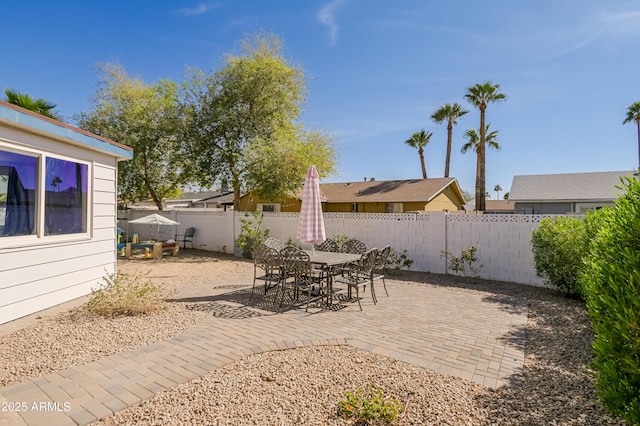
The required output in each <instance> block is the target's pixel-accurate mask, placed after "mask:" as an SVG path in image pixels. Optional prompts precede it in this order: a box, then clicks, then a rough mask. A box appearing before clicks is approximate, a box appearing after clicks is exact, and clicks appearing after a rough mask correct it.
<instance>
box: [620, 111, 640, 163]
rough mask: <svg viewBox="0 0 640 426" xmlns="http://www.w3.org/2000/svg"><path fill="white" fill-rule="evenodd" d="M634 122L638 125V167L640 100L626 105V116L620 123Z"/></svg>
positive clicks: (639, 160) (639, 156)
mask: <svg viewBox="0 0 640 426" xmlns="http://www.w3.org/2000/svg"><path fill="white" fill-rule="evenodd" d="M632 122H635V123H636V125H637V126H638V167H640V101H638V102H634V103H632V104H631V105H629V106H628V107H627V116H626V117H625V119H624V121H623V122H622V124H627V123H632Z"/></svg>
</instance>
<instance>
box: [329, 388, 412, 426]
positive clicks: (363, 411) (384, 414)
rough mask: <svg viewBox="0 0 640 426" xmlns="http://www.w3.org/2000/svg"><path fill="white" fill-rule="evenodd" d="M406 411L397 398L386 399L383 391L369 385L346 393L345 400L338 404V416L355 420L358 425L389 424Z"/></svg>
mask: <svg viewBox="0 0 640 426" xmlns="http://www.w3.org/2000/svg"><path fill="white" fill-rule="evenodd" d="M403 410H404V407H403V406H402V404H401V403H400V402H399V401H398V400H397V399H395V398H389V399H386V400H385V398H384V395H383V393H382V390H381V389H376V388H374V387H373V386H371V385H369V386H368V387H367V389H366V390H365V389H362V388H360V387H358V388H356V390H355V391H354V392H349V391H347V392H345V393H344V399H343V400H342V401H340V403H339V404H338V415H339V416H340V417H342V418H344V419H353V420H355V422H356V424H365V425H371V424H389V423H391V422H393V421H394V420H395V419H396V417H398V414H400V413H401V412H402V411H403Z"/></svg>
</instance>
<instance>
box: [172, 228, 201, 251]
mask: <svg viewBox="0 0 640 426" xmlns="http://www.w3.org/2000/svg"><path fill="white" fill-rule="evenodd" d="M195 233H196V228H187V229H186V230H185V231H184V234H183V235H182V236H179V235H177V234H176V242H179V243H182V248H183V249H185V250H186V248H187V243H191V248H193V236H194V235H195Z"/></svg>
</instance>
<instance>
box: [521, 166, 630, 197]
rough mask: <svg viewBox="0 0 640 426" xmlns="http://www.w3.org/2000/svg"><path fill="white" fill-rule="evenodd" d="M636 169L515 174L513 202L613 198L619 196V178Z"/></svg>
mask: <svg viewBox="0 0 640 426" xmlns="http://www.w3.org/2000/svg"><path fill="white" fill-rule="evenodd" d="M633 173H634V172H633V171H617V172H590V173H564V174H549V175H520V176H514V177H513V183H512V184H511V190H510V191H509V200H510V201H519V202H522V201H587V200H592V201H610V200H614V199H616V198H617V197H618V195H619V194H620V192H621V190H620V189H618V188H616V186H620V184H621V181H620V178H621V177H624V176H629V175H632V174H633Z"/></svg>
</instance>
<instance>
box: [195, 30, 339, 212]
mask: <svg viewBox="0 0 640 426" xmlns="http://www.w3.org/2000/svg"><path fill="white" fill-rule="evenodd" d="M242 47H243V55H241V56H234V55H227V56H226V57H225V58H224V61H223V66H222V68H221V69H220V70H219V71H217V72H215V73H213V74H210V75H206V74H204V73H203V72H201V71H194V72H192V74H191V78H190V81H189V82H188V83H187V85H186V90H185V95H186V96H185V107H186V111H187V112H188V113H189V117H190V125H189V129H190V130H191V132H192V133H191V134H190V135H189V137H190V140H191V141H192V142H193V143H192V145H191V149H192V152H193V156H194V158H195V160H196V167H197V176H198V180H199V182H200V184H201V185H203V186H211V185H212V184H213V183H214V182H216V181H221V182H228V183H229V184H230V185H231V186H232V187H233V191H234V206H235V208H236V209H238V208H239V205H240V194H241V191H242V190H245V191H250V190H254V189H257V190H259V191H260V192H262V193H264V194H268V195H269V196H273V195H275V194H278V193H283V192H286V191H287V190H288V189H290V187H291V186H292V185H302V183H304V176H305V173H306V170H305V171H304V173H300V170H301V167H295V168H293V170H295V173H294V174H295V176H289V180H287V179H285V178H283V176H284V175H286V174H287V173H290V172H291V171H290V170H289V171H287V170H281V171H278V173H279V175H278V176H277V177H276V176H274V175H271V176H269V179H268V180H265V181H264V185H265V188H261V185H262V182H263V181H262V180H261V179H258V177H265V176H267V175H269V173H271V172H274V174H278V173H275V172H276V171H274V170H272V171H267V170H265V169H264V167H265V166H266V167H272V168H275V167H274V164H276V163H278V162H280V160H279V159H277V158H272V157H268V156H270V155H271V154H272V153H274V152H282V147H281V146H280V144H284V145H285V146H287V145H288V144H289V145H290V144H293V142H292V141H293V139H294V138H295V136H296V135H300V129H298V128H297V127H296V124H295V123H296V122H297V120H298V119H299V116H300V112H301V108H302V103H303V102H304V100H305V96H306V85H305V80H304V74H303V73H302V71H301V70H300V69H298V68H296V67H294V66H292V65H290V64H289V63H288V62H287V60H286V59H285V58H284V57H283V56H282V44H281V42H280V40H279V39H278V38H277V37H276V36H274V35H271V34H265V33H261V34H258V35H255V36H250V37H248V38H246V39H245V40H243V41H242ZM311 134H312V133H306V134H305V135H306V136H305V137H310V136H309V135H311ZM316 136H318V134H315V136H314V137H313V138H311V139H313V141H314V142H313V143H314V144H316V147H318V146H321V152H324V153H325V154H326V155H327V156H329V157H330V158H323V161H319V160H318V159H317V158H314V160H318V163H319V164H316V167H317V168H318V172H319V173H321V174H328V173H331V172H332V171H333V164H334V162H335V160H333V156H334V152H333V148H332V146H331V141H330V140H326V139H324V138H317V137H316ZM309 140H310V139H303V140H302V141H301V144H302V145H301V146H298V147H297V148H296V149H294V150H293V151H292V152H288V153H287V154H288V158H289V161H292V162H293V161H294V160H295V162H296V164H298V163H299V164H302V163H308V162H309V161H310V158H306V159H305V158H300V157H295V159H293V158H292V155H293V154H294V153H298V154H300V153H306V150H305V149H303V147H304V146H305V145H308V143H309ZM254 144H256V145H257V146H255V147H253V145H254ZM249 148H251V152H250V153H249V151H248V149H249ZM248 153H249V154H250V155H247V154H248ZM260 155H264V156H267V157H265V158H260ZM270 161H271V165H269V163H270ZM285 165H286V167H289V165H287V164H285ZM256 167H257V168H259V169H258V170H256V169H254V168H256ZM299 173H300V174H299ZM254 186H255V187H254Z"/></svg>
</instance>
